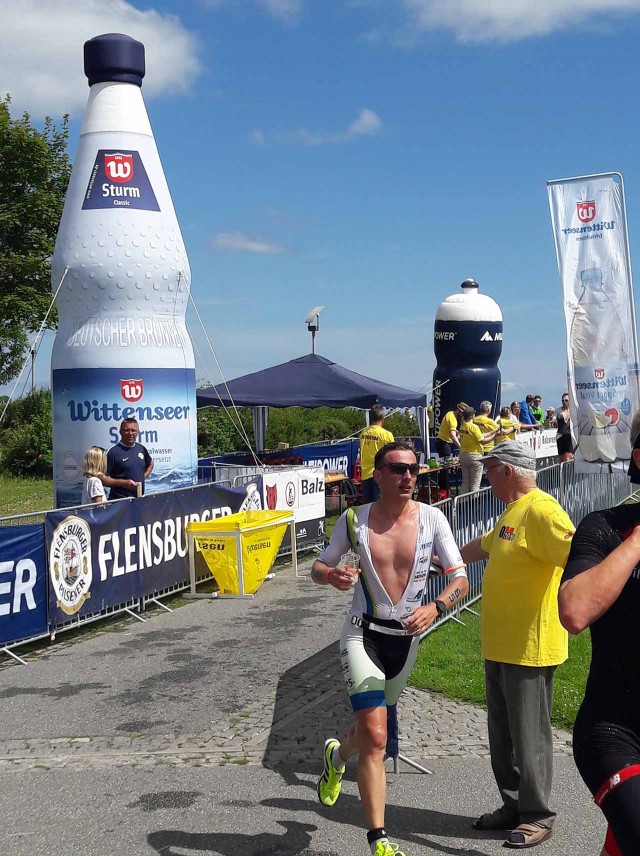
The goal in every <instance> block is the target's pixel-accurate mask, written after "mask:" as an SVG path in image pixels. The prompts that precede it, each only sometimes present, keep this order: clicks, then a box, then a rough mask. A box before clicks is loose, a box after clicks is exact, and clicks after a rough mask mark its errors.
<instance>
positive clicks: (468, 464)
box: [460, 407, 500, 493]
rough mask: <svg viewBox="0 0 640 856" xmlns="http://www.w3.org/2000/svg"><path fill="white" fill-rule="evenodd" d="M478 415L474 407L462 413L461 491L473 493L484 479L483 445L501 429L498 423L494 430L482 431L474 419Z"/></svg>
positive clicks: (491, 441) (490, 441)
mask: <svg viewBox="0 0 640 856" xmlns="http://www.w3.org/2000/svg"><path fill="white" fill-rule="evenodd" d="M475 415H476V412H475V410H474V409H473V407H467V408H466V409H465V411H464V413H463V415H462V425H461V426H460V469H461V470H462V484H461V485H460V493H473V492H474V491H476V490H478V489H479V488H480V481H481V479H482V463H481V461H480V458H481V456H482V446H483V444H485V443H491V444H492V445H493V440H494V439H495V437H496V435H497V434H498V432H499V431H500V429H499V428H498V426H497V425H496V423H495V422H494V423H493V424H494V425H496V428H495V430H494V431H489V432H487V433H486V434H483V433H482V430H481V429H480V426H479V425H476V424H475V422H474V421H473V417H474V416H475Z"/></svg>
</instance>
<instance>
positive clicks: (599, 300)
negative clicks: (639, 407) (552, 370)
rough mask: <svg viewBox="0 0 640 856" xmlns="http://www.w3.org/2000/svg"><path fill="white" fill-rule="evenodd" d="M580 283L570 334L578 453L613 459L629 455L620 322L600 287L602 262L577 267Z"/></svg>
mask: <svg viewBox="0 0 640 856" xmlns="http://www.w3.org/2000/svg"><path fill="white" fill-rule="evenodd" d="M580 283H581V288H582V293H581V295H580V299H579V301H578V306H577V308H576V311H575V314H574V317H573V323H572V326H571V335H570V345H571V350H572V352H573V363H574V372H575V381H576V389H577V390H579V391H580V393H581V395H580V397H579V399H578V419H577V426H578V431H577V440H578V449H577V450H576V455H577V456H578V457H579V456H581V457H583V458H584V460H585V461H589V462H596V461H597V462H601V463H612V462H613V461H615V460H616V458H622V459H626V458H629V457H630V455H631V445H630V442H629V428H630V425H629V408H628V406H625V405H626V402H625V400H624V399H625V398H626V390H627V385H628V372H627V362H628V356H627V354H625V352H624V326H623V324H622V320H621V318H620V314H619V312H618V310H617V309H616V307H615V306H614V304H613V302H612V301H611V298H610V297H609V295H608V294H607V292H606V291H605V289H604V285H603V279H602V270H601V269H600V268H588V269H587V270H583V271H580ZM594 367H595V368H594ZM594 374H595V378H594Z"/></svg>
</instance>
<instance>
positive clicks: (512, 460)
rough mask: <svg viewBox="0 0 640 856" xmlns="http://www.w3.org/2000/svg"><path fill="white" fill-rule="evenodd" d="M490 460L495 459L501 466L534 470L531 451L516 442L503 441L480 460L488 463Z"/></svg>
mask: <svg viewBox="0 0 640 856" xmlns="http://www.w3.org/2000/svg"><path fill="white" fill-rule="evenodd" d="M491 458H496V460H498V461H500V463H501V464H509V465H510V466H512V467H524V469H525V470H535V468H536V457H535V455H534V453H533V450H532V449H531V448H529V446H525V445H524V443H519V442H518V441H517V440H505V441H504V442H503V443H498V445H497V446H496V447H495V448H494V449H492V451H491V452H489V454H488V455H483V456H482V457H481V458H480V460H481V461H489V460H491Z"/></svg>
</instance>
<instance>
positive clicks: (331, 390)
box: [197, 354, 429, 454]
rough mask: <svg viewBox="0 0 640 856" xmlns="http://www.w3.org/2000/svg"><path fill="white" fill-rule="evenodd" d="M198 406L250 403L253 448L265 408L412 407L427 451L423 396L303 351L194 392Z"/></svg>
mask: <svg viewBox="0 0 640 856" xmlns="http://www.w3.org/2000/svg"><path fill="white" fill-rule="evenodd" d="M197 403H198V407H210V406H213V407H220V406H221V405H223V404H224V405H225V406H230V405H232V404H236V405H237V406H238V407H253V408H254V414H253V415H254V420H253V421H254V434H255V438H256V447H257V451H263V450H264V438H265V434H266V427H267V408H268V407H358V408H361V409H363V410H368V409H369V408H370V407H373V405H374V404H384V405H385V407H416V408H418V421H419V424H420V433H421V435H422V438H423V441H424V443H425V451H426V452H427V454H428V452H429V446H428V443H429V437H428V426H427V424H426V421H427V417H426V412H427V397H426V395H425V394H424V393H419V392H412V391H411V390H409V389H403V388H402V387H400V386H393V385H392V384H389V383H384V381H381V380H374V379H373V378H370V377H366V376H365V375H361V374H358V373H357V372H353V371H351V370H350V369H347V368H345V367H344V366H340V365H338V363H334V362H333V361H332V360H328V359H327V358H326V357H321V356H320V355H319V354H307V355H306V356H304V357H298V358H297V359H295V360H290V361H289V362H288V363H282V364H281V365H278V366H271V367H270V368H267V369H262V370H261V371H258V372H254V373H253V374H248V375H243V376H242V377H238V378H235V380H230V381H228V382H227V383H226V384H218V386H214V387H210V388H209V389H200V390H198V393H197Z"/></svg>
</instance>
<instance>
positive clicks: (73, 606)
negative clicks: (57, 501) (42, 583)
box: [49, 516, 93, 615]
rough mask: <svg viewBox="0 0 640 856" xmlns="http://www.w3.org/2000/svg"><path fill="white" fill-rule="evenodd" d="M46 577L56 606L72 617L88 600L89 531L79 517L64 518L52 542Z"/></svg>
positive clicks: (89, 577) (90, 569) (89, 566)
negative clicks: (48, 579)
mask: <svg viewBox="0 0 640 856" xmlns="http://www.w3.org/2000/svg"><path fill="white" fill-rule="evenodd" d="M49 574H50V577H51V585H52V586H53V590H54V591H55V593H56V606H57V607H58V608H59V609H61V610H62V611H63V612H64V613H66V614H67V615H74V613H76V612H78V610H79V609H80V608H81V606H82V604H83V603H84V602H85V600H87V598H89V597H91V592H90V589H91V580H92V578H93V573H92V568H91V530H90V528H89V524H88V523H87V521H86V520H83V519H82V518H81V517H75V516H71V517H65V519H64V520H63V521H62V523H59V524H58V525H57V526H56V528H55V531H54V533H53V536H52V538H51V547H50V549H49Z"/></svg>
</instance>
